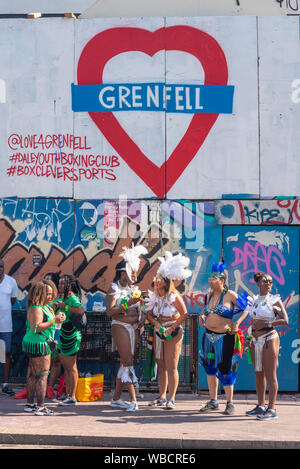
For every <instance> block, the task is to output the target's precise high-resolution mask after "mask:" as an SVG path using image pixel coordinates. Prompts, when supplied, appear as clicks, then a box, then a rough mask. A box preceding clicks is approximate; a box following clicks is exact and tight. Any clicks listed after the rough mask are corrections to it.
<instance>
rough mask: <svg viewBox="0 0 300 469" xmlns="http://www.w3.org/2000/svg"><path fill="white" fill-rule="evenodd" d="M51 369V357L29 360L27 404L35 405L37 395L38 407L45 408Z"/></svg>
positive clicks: (31, 358)
mask: <svg viewBox="0 0 300 469" xmlns="http://www.w3.org/2000/svg"><path fill="white" fill-rule="evenodd" d="M49 369H50V355H46V356H43V357H34V358H33V357H30V358H29V364H28V370H29V373H28V376H27V402H28V403H29V404H33V403H34V396H35V394H36V401H37V405H38V406H39V407H43V406H44V401H45V395H46V390H47V379H48V373H49Z"/></svg>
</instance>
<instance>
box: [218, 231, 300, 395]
mask: <svg viewBox="0 0 300 469" xmlns="http://www.w3.org/2000/svg"><path fill="white" fill-rule="evenodd" d="M223 240H224V255H225V257H226V261H227V263H228V266H229V284H230V286H231V288H232V289H233V290H235V291H238V292H240V293H242V292H243V291H247V292H248V293H249V294H250V295H251V296H253V295H258V294H259V292H258V289H257V286H256V284H255V282H254V280H253V275H254V273H255V272H258V271H262V272H266V273H268V274H269V275H271V276H272V278H273V290H272V293H273V294H279V295H280V297H281V299H282V302H283V304H284V306H285V308H286V311H287V313H288V317H289V324H288V326H286V327H281V328H278V333H279V336H280V352H279V361H278V383H279V389H280V390H281V391H288V390H289V391H291V390H297V389H298V368H299V360H298V358H297V356H298V354H299V227H287V226H285V227H281V226H276V227H263V228H262V227H257V226H256V227H251V228H250V229H249V228H248V227H244V226H243V227H230V226H226V227H224V235H223ZM249 324H250V321H249V319H248V318H246V319H245V321H244V322H243V323H242V325H241V328H242V330H243V331H244V332H246V331H247V329H248V327H249ZM237 386H238V387H239V389H251V388H252V389H255V377H254V372H253V365H248V363H247V360H246V358H244V359H243V360H240V367H239V373H238V383H237ZM249 386H251V387H249Z"/></svg>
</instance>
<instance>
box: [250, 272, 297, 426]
mask: <svg viewBox="0 0 300 469" xmlns="http://www.w3.org/2000/svg"><path fill="white" fill-rule="evenodd" d="M254 281H255V282H256V284H257V286H258V288H259V295H257V296H254V297H253V301H252V302H251V305H250V306H249V308H248V309H249V313H250V317H251V318H252V324H251V326H250V328H249V329H248V337H249V338H250V350H251V357H252V362H253V364H254V371H255V378H256V392H257V397H258V404H257V406H256V407H255V408H254V409H252V410H250V411H248V412H246V414H247V415H249V416H256V417H257V418H258V419H260V420H269V419H276V418H277V413H276V410H275V403H276V397H277V392H278V381H277V363H278V353H279V342H280V341H279V336H278V333H277V331H276V329H275V327H278V326H286V325H288V322H289V320H288V315H287V312H286V310H285V307H284V305H283V303H282V301H281V299H280V296H279V295H272V294H271V290H272V284H273V279H272V277H271V276H270V275H268V274H265V273H263V272H257V273H256V274H255V275H254ZM248 337H247V342H248ZM267 383H268V389H269V403H268V407H267V408H266V407H265V399H266V384H267Z"/></svg>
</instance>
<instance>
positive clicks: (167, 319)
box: [146, 251, 192, 410]
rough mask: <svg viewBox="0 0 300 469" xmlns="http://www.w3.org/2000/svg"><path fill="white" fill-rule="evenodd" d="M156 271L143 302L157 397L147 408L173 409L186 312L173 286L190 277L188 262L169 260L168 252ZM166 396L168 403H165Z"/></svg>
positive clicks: (184, 260)
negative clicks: (150, 333)
mask: <svg viewBox="0 0 300 469" xmlns="http://www.w3.org/2000/svg"><path fill="white" fill-rule="evenodd" d="M159 260H160V263H161V264H160V267H159V269H158V271H157V275H156V277H155V278H154V292H149V297H148V299H146V311H147V319H148V321H149V322H150V324H152V325H153V326H154V331H155V333H154V334H153V352H154V356H155V360H156V363H157V367H158V389H159V397H158V399H155V400H154V401H152V402H150V404H149V405H150V406H159V407H161V406H165V408H166V409H169V410H171V409H174V408H175V395H176V391H177V388H178V383H179V375H178V362H179V357H180V352H181V345H182V340H183V328H182V323H183V322H184V320H185V319H186V316H187V310H186V306H185V304H184V301H183V299H182V297H181V295H180V293H179V292H178V291H177V290H176V288H175V285H174V282H176V284H178V283H180V282H181V281H182V280H184V279H186V278H188V277H189V276H190V275H191V273H192V272H191V271H190V270H189V269H187V267H188V265H189V259H188V258H187V257H185V256H183V255H182V254H181V253H180V254H178V255H176V256H173V255H172V254H171V253H170V252H169V251H167V252H166V253H165V257H164V258H163V257H159ZM167 392H168V393H169V394H168V397H169V398H168V400H167Z"/></svg>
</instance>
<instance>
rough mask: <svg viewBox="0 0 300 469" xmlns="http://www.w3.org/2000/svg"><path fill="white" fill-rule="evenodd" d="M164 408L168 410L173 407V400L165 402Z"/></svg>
mask: <svg viewBox="0 0 300 469" xmlns="http://www.w3.org/2000/svg"><path fill="white" fill-rule="evenodd" d="M166 409H168V410H170V409H172V410H173V409H175V401H171V400H170V401H168V402H167V404H166Z"/></svg>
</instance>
